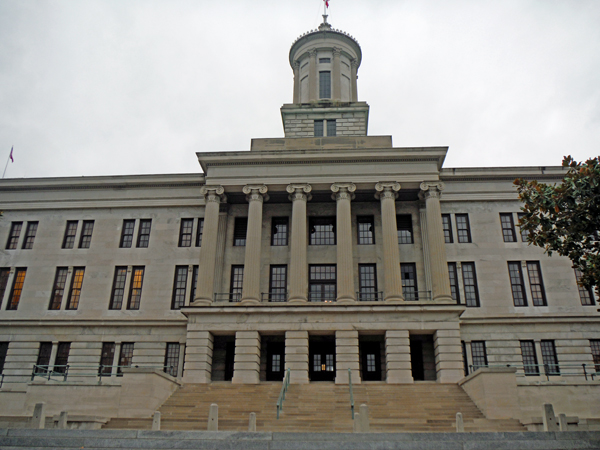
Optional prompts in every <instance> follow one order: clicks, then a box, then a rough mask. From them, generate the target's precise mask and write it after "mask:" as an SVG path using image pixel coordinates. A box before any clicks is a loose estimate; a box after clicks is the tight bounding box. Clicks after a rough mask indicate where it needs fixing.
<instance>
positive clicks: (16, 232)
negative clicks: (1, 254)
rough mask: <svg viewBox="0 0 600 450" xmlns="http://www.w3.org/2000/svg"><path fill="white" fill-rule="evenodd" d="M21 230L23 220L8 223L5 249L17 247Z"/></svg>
mask: <svg viewBox="0 0 600 450" xmlns="http://www.w3.org/2000/svg"><path fill="white" fill-rule="evenodd" d="M22 230H23V222H22V221H21V222H11V223H10V230H9V232H8V239H7V240H6V250H16V249H18V248H19V240H20V238H21V231H22Z"/></svg>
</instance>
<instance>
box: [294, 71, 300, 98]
mask: <svg viewBox="0 0 600 450" xmlns="http://www.w3.org/2000/svg"><path fill="white" fill-rule="evenodd" d="M293 67H294V103H296V104H298V103H300V62H298V61H294V66H293Z"/></svg>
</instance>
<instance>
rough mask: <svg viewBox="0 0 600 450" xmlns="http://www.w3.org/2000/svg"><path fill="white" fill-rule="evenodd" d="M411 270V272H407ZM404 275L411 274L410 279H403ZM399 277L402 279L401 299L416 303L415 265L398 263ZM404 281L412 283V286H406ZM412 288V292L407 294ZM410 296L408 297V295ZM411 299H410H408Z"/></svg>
mask: <svg viewBox="0 0 600 450" xmlns="http://www.w3.org/2000/svg"><path fill="white" fill-rule="evenodd" d="M408 269H411V270H408ZM406 274H412V278H410V277H408V278H407V277H405V275H406ZM400 277H401V279H402V297H404V300H405V301H407V302H416V301H418V300H419V285H418V281H417V265H416V263H400ZM406 280H408V281H412V282H413V283H414V286H407V285H406ZM409 288H412V292H409ZM409 293H410V294H411V295H408V294H409ZM409 297H412V298H409Z"/></svg>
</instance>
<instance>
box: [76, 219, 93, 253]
mask: <svg viewBox="0 0 600 450" xmlns="http://www.w3.org/2000/svg"><path fill="white" fill-rule="evenodd" d="M93 233H94V221H93V220H84V221H83V224H82V225H81V236H79V248H90V245H91V244H92V234H93Z"/></svg>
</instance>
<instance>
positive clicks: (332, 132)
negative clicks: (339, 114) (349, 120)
mask: <svg viewBox="0 0 600 450" xmlns="http://www.w3.org/2000/svg"><path fill="white" fill-rule="evenodd" d="M336 134H337V131H336V121H335V119H327V136H329V137H333V136H336Z"/></svg>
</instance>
